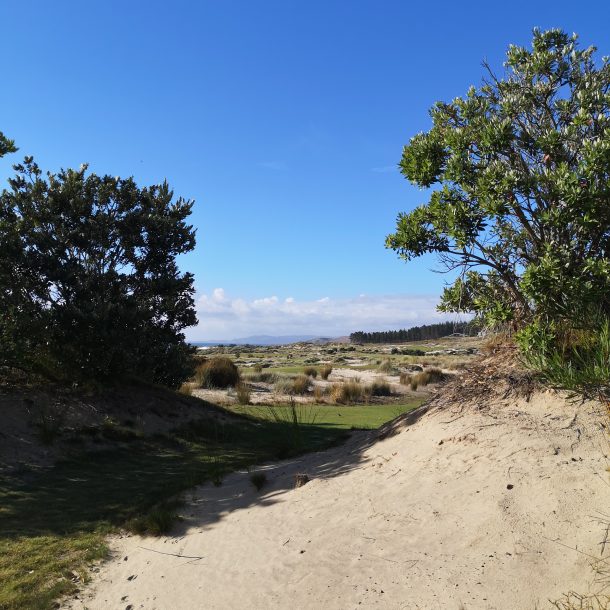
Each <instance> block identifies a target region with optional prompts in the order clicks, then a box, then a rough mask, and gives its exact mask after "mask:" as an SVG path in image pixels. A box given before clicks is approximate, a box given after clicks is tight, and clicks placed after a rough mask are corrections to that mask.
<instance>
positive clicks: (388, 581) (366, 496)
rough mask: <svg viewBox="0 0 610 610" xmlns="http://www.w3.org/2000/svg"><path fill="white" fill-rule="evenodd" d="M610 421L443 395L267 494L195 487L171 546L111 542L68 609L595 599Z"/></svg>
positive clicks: (554, 399)
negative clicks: (589, 595)
mask: <svg viewBox="0 0 610 610" xmlns="http://www.w3.org/2000/svg"><path fill="white" fill-rule="evenodd" d="M441 407H442V408H441ZM603 422H604V417H603V415H602V414H601V412H600V409H599V406H598V405H596V404H595V403H585V404H584V405H581V404H579V405H571V404H569V403H567V402H566V401H564V400H563V399H561V398H560V397H558V396H557V395H556V394H553V393H550V392H549V393H539V394H534V395H533V396H532V397H531V399H530V400H529V401H526V399H525V398H516V397H509V398H506V399H502V398H501V397H493V396H490V397H489V399H488V400H483V399H482V398H481V396H480V395H479V398H476V397H475V398H471V399H470V400H467V401H465V402H462V403H461V404H460V405H459V406H458V405H457V404H455V402H453V403H450V404H443V403H442V401H437V403H433V408H432V409H431V410H430V411H429V412H428V413H426V414H424V415H423V416H422V417H421V418H419V419H418V420H417V421H415V422H414V423H412V424H411V425H407V426H405V427H403V428H401V429H400V430H399V431H398V432H397V433H396V434H394V435H393V436H389V437H388V438H385V439H384V440H380V441H378V442H373V441H374V440H375V439H373V438H372V437H371V436H370V435H366V434H364V433H362V434H360V435H355V436H354V437H352V439H351V440H350V441H349V442H348V443H347V444H346V445H344V446H342V447H339V448H337V449H334V450H331V451H327V452H324V453H320V454H314V455H309V456H305V457H303V458H301V459H299V460H296V461H293V462H283V463H279V464H277V465H272V466H268V467H267V468H266V470H267V475H268V478H269V481H270V483H269V485H268V486H267V487H265V488H264V489H263V490H262V492H260V493H258V492H256V491H255V490H254V488H253V486H252V484H251V483H250V482H249V477H248V474H247V473H236V474H234V475H231V476H230V477H228V478H227V479H226V480H225V481H224V484H223V485H222V487H220V488H214V487H212V486H211V485H206V486H203V487H201V488H199V489H196V490H194V492H193V495H192V497H189V499H188V503H187V506H186V507H185V509H184V512H183V514H184V517H185V519H184V521H183V522H182V523H181V524H179V525H178V526H177V528H176V531H175V532H174V535H173V536H170V537H162V538H140V537H138V536H130V537H123V538H115V539H113V540H112V541H111V547H112V551H113V559H112V560H110V561H109V562H107V563H106V564H104V565H103V566H102V567H101V570H100V571H99V572H98V573H97V574H95V575H94V579H93V582H92V584H91V585H90V586H89V588H88V589H86V590H85V591H83V592H82V593H81V594H80V595H79V599H73V600H69V602H68V603H67V605H66V607H68V608H81V609H82V608H85V607H86V608H90V609H91V610H93V609H102V608H103V609H109V608H121V609H123V610H124V609H125V608H127V607H128V606H131V607H132V608H134V609H136V608H146V609H147V610H152V609H163V610H170V609H171V610H186V609H191V608H206V609H223V610H226V609H233V608H235V609H237V608H240V609H242V608H253V609H261V610H262V609H267V608H293V609H301V608H325V609H326V608H331V609H332V608H337V609H339V608H341V609H343V608H392V609H393V608H396V609H399V608H400V609H426V610H428V609H434V608H439V609H440V608H442V609H446V608H447V609H456V610H457V609H460V608H464V609H467V610H470V609H496V610H500V609H503V610H509V609H510V610H514V609H517V608H518V609H533V608H546V607H550V604H549V602H548V600H549V599H552V600H554V599H557V598H559V597H561V595H562V594H563V593H565V592H567V591H569V590H577V591H579V592H582V593H585V592H588V591H596V590H597V589H599V588H600V587H601V585H600V583H597V582H596V577H595V572H594V571H593V570H592V568H591V564H592V563H594V562H595V560H596V558H600V554H601V553H602V551H603V552H604V553H605V555H604V557H605V556H610V545H609V548H606V549H604V548H603V545H602V544H601V543H602V541H603V540H604V535H605V532H606V527H607V521H608V518H607V517H606V522H605V523H604V518H603V516H602V513H604V512H605V514H606V515H607V514H608V506H609V505H610V485H609V477H608V472H607V467H608V464H609V462H608V454H609V447H608V441H607V438H608V437H607V432H606V431H605V430H604V429H603V428H602V423H603ZM300 472H306V473H307V474H308V475H309V476H310V477H311V479H312V480H311V482H310V483H308V484H307V485H305V486H304V487H301V488H299V489H293V481H294V475H295V473H300Z"/></svg>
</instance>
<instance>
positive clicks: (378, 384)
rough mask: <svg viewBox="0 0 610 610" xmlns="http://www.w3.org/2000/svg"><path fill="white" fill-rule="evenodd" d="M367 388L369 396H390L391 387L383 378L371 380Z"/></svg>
mask: <svg viewBox="0 0 610 610" xmlns="http://www.w3.org/2000/svg"><path fill="white" fill-rule="evenodd" d="M368 390H369V392H368V393H369V394H370V395H371V396H392V388H391V386H390V384H389V383H388V382H387V381H386V380H385V379H383V380H380V381H373V383H372V384H371V385H370V387H369V388H368Z"/></svg>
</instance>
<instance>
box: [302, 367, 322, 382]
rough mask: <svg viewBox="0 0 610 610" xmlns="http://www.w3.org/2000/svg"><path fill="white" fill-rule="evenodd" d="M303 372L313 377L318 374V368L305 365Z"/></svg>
mask: <svg viewBox="0 0 610 610" xmlns="http://www.w3.org/2000/svg"><path fill="white" fill-rule="evenodd" d="M303 374H304V375H307V376H308V377H313V378H314V379H315V378H316V377H317V376H318V369H317V368H316V367H315V366H306V367H305V369H304V370H303Z"/></svg>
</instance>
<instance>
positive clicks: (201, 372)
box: [195, 356, 239, 389]
mask: <svg viewBox="0 0 610 610" xmlns="http://www.w3.org/2000/svg"><path fill="white" fill-rule="evenodd" d="M195 379H196V381H197V384H198V385H199V387H202V388H209V389H216V388H220V389H225V388H229V387H236V386H237V384H238V383H239V370H238V369H237V367H236V366H235V364H234V363H233V361H232V360H231V359H230V358H227V357H225V356H216V357H215V358H210V359H209V360H206V361H205V362H204V363H203V364H201V365H199V367H198V368H197V370H196V371H195Z"/></svg>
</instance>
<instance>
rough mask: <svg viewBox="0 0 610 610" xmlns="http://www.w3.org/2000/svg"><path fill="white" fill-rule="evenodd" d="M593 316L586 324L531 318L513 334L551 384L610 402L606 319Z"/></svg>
mask: <svg viewBox="0 0 610 610" xmlns="http://www.w3.org/2000/svg"><path fill="white" fill-rule="evenodd" d="M595 318H596V316H592V320H591V327H589V328H575V327H574V326H573V324H571V323H569V322H567V321H555V322H551V323H547V324H543V323H542V322H535V323H532V324H530V325H529V326H527V327H526V328H524V329H522V330H521V331H520V332H519V333H518V334H517V343H518V344H519V347H520V348H521V352H522V354H523V357H524V359H525V361H526V362H527V364H529V365H530V366H531V367H532V368H534V369H535V370H537V371H539V372H540V373H541V375H542V377H543V378H544V379H546V381H547V382H549V383H550V384H551V385H553V386H555V387H557V388H562V389H566V390H569V391H572V392H575V393H578V394H582V395H583V396H585V397H587V398H596V399H599V400H601V401H603V402H606V403H610V320H609V319H608V318H601V319H600V318H599V317H597V319H595Z"/></svg>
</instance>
